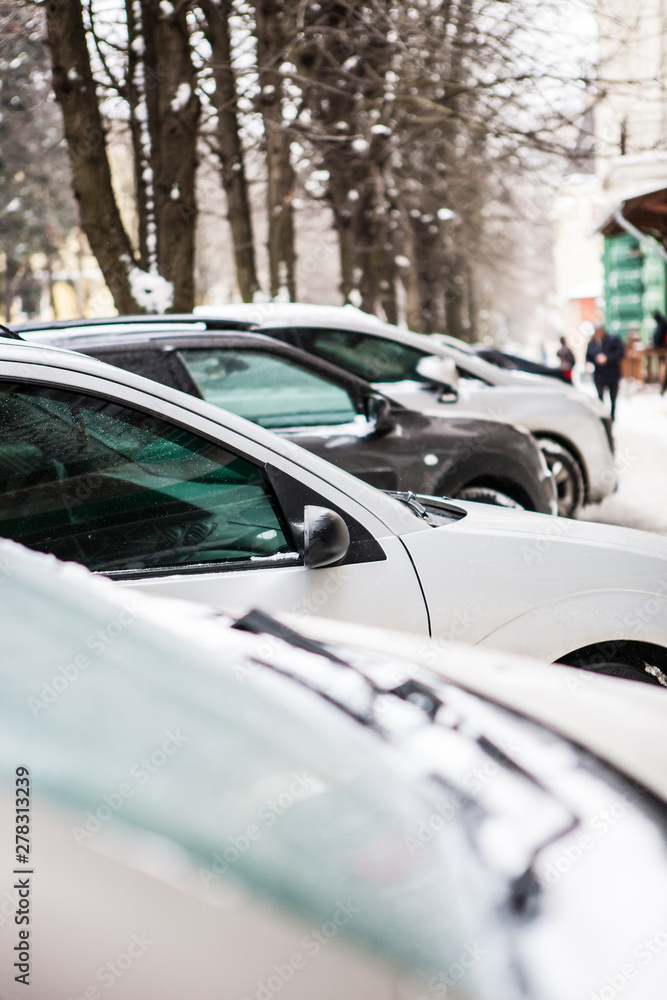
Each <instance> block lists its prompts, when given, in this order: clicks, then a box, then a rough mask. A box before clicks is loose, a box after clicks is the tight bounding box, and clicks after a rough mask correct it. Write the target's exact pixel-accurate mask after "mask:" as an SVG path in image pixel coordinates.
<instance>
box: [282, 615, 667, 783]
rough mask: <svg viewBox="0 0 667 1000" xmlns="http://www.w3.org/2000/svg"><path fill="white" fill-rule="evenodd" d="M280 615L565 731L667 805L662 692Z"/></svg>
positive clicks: (489, 653) (319, 635)
mask: <svg viewBox="0 0 667 1000" xmlns="http://www.w3.org/2000/svg"><path fill="white" fill-rule="evenodd" d="M281 617H283V618H284V620H286V621H288V622H289V624H290V625H292V626H293V627H295V628H298V629H299V631H301V632H303V633H304V634H306V635H309V636H311V637H312V638H316V639H319V640H320V641H322V642H332V643H333V642H335V643H338V644H343V645H348V644H349V645H350V646H355V647H362V648H364V649H369V650H370V649H372V650H374V651H375V652H378V653H379V652H384V653H386V654H387V655H388V656H392V657H400V658H402V659H406V660H409V661H410V662H411V663H413V664H415V665H417V666H418V667H421V668H423V670H424V671H425V672H426V671H434V672H436V673H438V674H439V675H440V676H441V677H443V678H445V679H446V680H448V681H451V682H452V683H454V684H457V685H460V686H461V687H464V688H466V689H467V690H468V691H472V692H473V693H475V694H478V695H480V696H482V697H484V698H488V699H489V700H491V701H493V702H495V703H496V704H499V705H502V706H503V707H505V708H508V709H510V710H512V711H514V712H517V713H518V714H520V715H523V716H525V717H526V718H528V719H531V720H533V721H534V722H537V723H539V724H541V725H544V726H546V727H547V728H548V729H552V730H553V731H554V732H558V733H560V734H561V735H563V736H565V737H566V738H568V739H570V740H572V741H573V742H575V743H577V744H578V745H579V746H581V747H583V748H584V749H586V750H588V751H589V752H591V753H593V754H595V755H596V756H597V757H599V758H600V759H601V760H603V761H606V762H608V763H610V764H612V765H613V766H614V767H616V768H617V769H618V770H619V771H622V772H623V773H624V774H626V775H627V776H629V777H631V778H633V779H634V780H635V781H638V782H640V783H641V784H642V785H644V786H645V787H646V788H648V789H650V790H651V791H652V792H653V793H654V794H656V795H657V796H659V797H660V798H661V799H663V800H665V801H667V771H666V770H665V767H664V761H665V758H666V756H667V726H666V725H665V719H666V717H667V691H663V690H662V689H661V688H658V687H652V686H649V685H644V684H637V683H636V681H629V680H624V679H621V678H617V677H606V676H601V675H599V674H594V673H590V672H588V671H582V670H577V669H575V668H574V667H566V666H563V665H561V664H558V665H550V664H544V663H541V662H539V661H537V660H532V659H529V658H528V657H523V656H516V655H514V654H510V653H504V652H501V651H498V650H489V649H484V650H482V649H479V648H476V647H470V646H463V645H461V644H458V643H453V644H452V645H451V646H450V647H449V648H448V649H447V650H442V649H439V648H438V646H437V644H436V643H433V642H425V641H424V639H423V638H422V637H421V636H416V635H409V634H407V633H404V632H391V631H388V630H387V629H374V628H368V627H366V626H363V625H355V624H348V623H346V622H337V621H333V620H330V619H327V620H324V619H316V618H312V617H310V616H309V617H307V618H306V617H299V618H298V620H297V619H296V618H293V619H291V618H290V616H289V615H286V616H281ZM411 676H413V677H415V678H417V679H418V677H419V674H418V673H417V674H415V673H414V672H413V673H412V674H411Z"/></svg>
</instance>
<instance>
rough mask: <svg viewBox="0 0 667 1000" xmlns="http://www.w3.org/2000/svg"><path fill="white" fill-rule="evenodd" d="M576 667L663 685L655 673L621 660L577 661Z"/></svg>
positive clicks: (590, 671) (596, 672)
mask: <svg viewBox="0 0 667 1000" xmlns="http://www.w3.org/2000/svg"><path fill="white" fill-rule="evenodd" d="M577 669H578V670H586V671H588V672H589V673H594V674H606V675H607V677H623V678H624V679H625V680H628V681H639V682H640V683H641V684H658V685H660V687H664V686H665V681H663V680H660V679H659V678H658V677H656V676H655V674H649V673H648V672H647V671H646V670H642V669H641V668H640V667H635V666H633V665H632V664H629V663H622V662H621V661H618V662H610V663H578V664H577ZM663 677H664V674H663Z"/></svg>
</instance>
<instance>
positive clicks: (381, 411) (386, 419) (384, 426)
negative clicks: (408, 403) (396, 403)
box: [364, 393, 396, 437]
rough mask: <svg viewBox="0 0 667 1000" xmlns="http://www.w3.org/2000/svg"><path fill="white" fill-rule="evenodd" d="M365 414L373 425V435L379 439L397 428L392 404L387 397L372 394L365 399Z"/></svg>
mask: <svg viewBox="0 0 667 1000" xmlns="http://www.w3.org/2000/svg"><path fill="white" fill-rule="evenodd" d="M364 412H365V414H366V419H367V420H368V421H369V422H370V423H372V424H373V434H376V435H377V436H378V437H379V436H381V435H382V434H388V433H389V432H390V431H393V429H394V427H395V426H396V421H395V420H394V414H393V413H392V409H391V403H390V402H389V400H388V399H387V398H386V396H380V395H379V394H378V393H372V394H370V395H368V396H366V398H365V399H364Z"/></svg>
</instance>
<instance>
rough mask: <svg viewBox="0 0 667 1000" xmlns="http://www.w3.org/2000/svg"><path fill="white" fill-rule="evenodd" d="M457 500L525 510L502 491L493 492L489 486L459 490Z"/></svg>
mask: <svg viewBox="0 0 667 1000" xmlns="http://www.w3.org/2000/svg"><path fill="white" fill-rule="evenodd" d="M453 499H455V500H473V501H474V502H475V503H490V504H493V505H494V506H495V507H516V508H518V509H519V510H524V509H525V508H524V507H522V505H521V504H520V503H517V501H516V500H513V499H512V497H508V496H507V494H506V493H501V492H500V490H493V489H490V488H489V487H487V486H468V487H466V489H463V490H459V492H458V493H457V495H456V497H453Z"/></svg>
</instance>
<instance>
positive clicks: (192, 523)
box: [0, 362, 428, 632]
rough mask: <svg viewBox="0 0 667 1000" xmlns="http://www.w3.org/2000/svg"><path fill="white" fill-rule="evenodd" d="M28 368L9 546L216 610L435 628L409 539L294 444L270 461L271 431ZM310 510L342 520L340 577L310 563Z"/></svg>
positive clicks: (15, 387)
mask: <svg viewBox="0 0 667 1000" xmlns="http://www.w3.org/2000/svg"><path fill="white" fill-rule="evenodd" d="M89 364H90V362H89ZM26 367H28V368H29V367H32V366H26V365H25V364H21V365H12V364H10V363H0V535H2V536H4V537H7V538H12V539H14V540H16V541H18V542H22V543H23V544H25V545H27V546H28V547H30V548H34V549H37V550H39V551H44V552H51V553H53V554H55V555H56V556H58V557H59V558H61V559H64V560H73V561H75V562H80V563H83V564H84V565H86V566H88V567H89V568H90V569H93V570H95V571H97V572H100V573H104V574H105V575H108V576H111V577H112V578H115V579H117V580H118V581H119V582H122V583H124V584H126V585H130V586H136V587H139V588H140V589H143V590H148V591H152V592H157V593H163V594H166V595H169V596H175V597H181V598H187V599H193V600H199V601H203V602H206V603H210V604H213V605H215V606H217V607H221V608H226V609H238V610H245V609H246V608H248V607H251V606H255V605H257V606H260V607H262V608H264V609H266V610H268V611H273V612H276V611H289V612H293V613H306V614H307V613H316V614H318V615H322V616H325V617H332V618H341V619H347V620H356V621H362V622H369V623H374V624H378V625H381V624H392V625H393V626H394V627H396V628H407V629H409V630H412V631H417V632H427V631H428V622H427V613H426V607H425V604H424V599H423V596H422V594H421V589H420V586H419V581H418V580H417V577H416V575H415V572H414V569H413V567H412V564H411V562H410V560H409V557H408V556H407V553H406V550H405V548H404V546H403V543H402V542H401V541H400V539H399V538H398V537H396V536H395V535H394V534H393V532H391V531H390V530H389V529H388V528H386V527H384V526H383V525H382V523H381V522H380V521H379V520H378V519H377V518H376V517H374V516H373V515H372V514H370V513H369V512H368V511H367V510H364V508H363V507H362V506H361V505H360V504H358V503H356V501H355V500H354V499H353V496H346V495H345V494H343V493H341V491H340V490H339V489H337V488H336V487H334V486H332V485H331V484H327V482H326V481H325V480H324V479H323V478H322V477H321V476H318V475H317V474H316V473H315V474H313V473H309V472H308V470H307V468H304V467H303V466H300V465H298V464H297V463H293V462H290V461H289V459H287V458H285V454H284V448H283V449H282V451H281V450H280V449H278V450H277V451H276V452H272V450H271V448H270V443H269V444H267V441H266V439H267V435H264V439H265V440H264V442H262V441H261V439H260V442H255V441H253V440H252V436H251V434H248V436H243V435H242V434H241V433H239V432H238V430H237V431H234V430H233V429H230V428H226V427H224V426H222V425H221V424H220V423H218V422H217V421H215V420H210V419H207V418H206V417H203V416H202V415H201V413H200V412H197V409H196V407H199V408H200V410H201V407H202V404H201V403H199V402H198V401H197V402H196V407H195V410H194V411H190V410H188V409H187V406H177V405H175V404H174V403H173V402H169V401H164V400H161V399H160V398H159V397H158V396H156V395H151V394H149V392H148V391H145V392H142V391H140V390H138V389H136V387H134V386H133V385H132V383H130V385H122V384H119V382H115V381H112V380H111V379H109V380H106V379H103V378H92V377H91V376H90V375H84V374H81V373H77V372H73V371H67V370H65V369H56V368H54V369H51V371H50V375H51V377H50V378H47V377H46V376H44V374H43V372H44V366H43V365H42V366H40V370H41V372H42V375H41V376H40V378H39V380H37V379H31V378H29V377H26V375H25V372H26ZM12 372H14V375H13V377H12ZM126 378H128V379H132V376H129V375H128V376H126ZM146 385H149V383H146ZM156 389H157V386H156ZM172 396H173V394H172ZM188 398H189V397H186V396H183V399H184V400H185V401H186V402H187V400H188ZM194 402H195V401H194V400H193V403H194ZM214 416H215V413H214ZM238 423H239V424H240V423H241V422H238ZM241 426H243V427H248V429H249V431H250V432H251V431H252V430H253V428H252V427H250V426H249V425H245V424H242V425H241ZM269 442H270V439H269ZM302 455H303V457H304V459H306V462H305V464H306V465H307V456H306V455H304V453H302V452H301V451H300V450H299V457H301V456H302ZM314 461H316V460H314ZM324 468H325V469H326V467H324ZM354 483H355V481H354V480H351V487H352V492H353V491H354ZM378 499H379V503H380V504H381V501H382V497H381V496H380V495H379V497H378ZM306 504H313V505H316V506H325V507H329V508H330V509H333V510H335V511H337V512H338V513H340V514H341V516H343V518H344V519H345V520H346V522H347V525H348V529H349V531H350V536H351V546H350V550H349V553H348V556H347V557H346V559H345V562H344V563H343V564H342V565H337V566H332V567H327V568H325V569H321V570H310V569H307V568H306V567H305V566H304V565H303V559H302V557H301V555H300V552H299V526H300V522H301V524H302V522H303V510H304V506H305V505H306Z"/></svg>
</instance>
